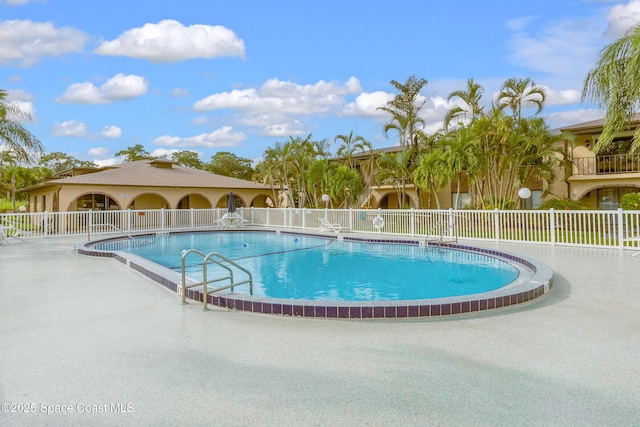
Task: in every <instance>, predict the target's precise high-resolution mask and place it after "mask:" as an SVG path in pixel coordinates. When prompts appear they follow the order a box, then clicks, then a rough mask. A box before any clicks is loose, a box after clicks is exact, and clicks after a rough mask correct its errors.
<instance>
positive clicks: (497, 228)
mask: <svg viewBox="0 0 640 427" xmlns="http://www.w3.org/2000/svg"><path fill="white" fill-rule="evenodd" d="M493 232H494V234H495V235H496V242H500V212H499V211H498V209H494V210H493Z"/></svg>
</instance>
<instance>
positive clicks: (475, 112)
mask: <svg viewBox="0 0 640 427" xmlns="http://www.w3.org/2000/svg"><path fill="white" fill-rule="evenodd" d="M483 92H484V89H483V88H482V86H480V85H479V84H477V83H475V82H474V81H473V79H469V80H467V90H456V91H453V92H451V93H450V94H449V96H448V97H447V101H451V99H453V98H459V99H460V101H461V102H462V103H463V105H455V106H453V107H452V108H451V109H450V110H449V111H448V112H447V114H446V116H445V118H444V127H445V129H448V128H449V125H450V124H451V122H452V121H453V120H456V121H457V122H458V123H460V122H464V121H467V120H468V121H470V122H473V121H474V120H476V119H477V118H479V117H480V116H481V115H482V110H483V108H484V107H483V106H482V105H480V101H481V99H482V94H483Z"/></svg>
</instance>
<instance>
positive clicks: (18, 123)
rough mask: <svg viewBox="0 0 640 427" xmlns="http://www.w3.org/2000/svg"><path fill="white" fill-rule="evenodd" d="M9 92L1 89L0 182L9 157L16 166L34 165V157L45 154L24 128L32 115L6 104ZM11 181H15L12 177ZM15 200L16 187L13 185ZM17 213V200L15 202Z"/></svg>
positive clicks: (38, 142)
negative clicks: (4, 160)
mask: <svg viewBox="0 0 640 427" xmlns="http://www.w3.org/2000/svg"><path fill="white" fill-rule="evenodd" d="M6 98H7V92H6V91H5V90H2V89H0V180H1V179H2V177H3V176H4V174H3V172H2V163H3V159H5V158H6V157H7V156H6V155H5V153H7V152H8V153H9V155H8V157H9V158H11V159H12V161H13V163H15V164H32V163H33V162H34V160H35V159H34V157H37V156H39V155H41V154H42V153H43V151H44V150H43V147H42V143H41V142H40V140H38V138H36V137H35V136H34V135H33V134H32V133H31V132H29V131H28V130H27V129H25V128H24V127H23V126H22V122H23V121H28V120H31V119H32V117H31V114H29V112H27V111H24V110H22V109H20V108H19V107H17V106H16V105H15V104H12V103H8V102H6ZM11 181H12V182H14V181H15V176H14V175H12V177H11ZM11 188H12V191H13V192H14V197H12V199H15V186H13V185H12V187H11ZM13 210H14V211H15V200H14V202H13Z"/></svg>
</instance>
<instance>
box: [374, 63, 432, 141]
mask: <svg viewBox="0 0 640 427" xmlns="http://www.w3.org/2000/svg"><path fill="white" fill-rule="evenodd" d="M390 83H391V85H392V86H393V87H395V88H396V89H397V90H398V91H399V92H400V93H399V94H397V95H396V96H395V97H394V98H393V99H392V100H391V101H389V102H387V105H386V106H384V107H378V108H377V109H378V110H381V111H386V112H387V113H389V114H391V116H392V120H391V121H390V123H389V124H387V125H386V126H385V134H386V133H387V131H388V130H390V129H395V130H397V131H398V132H399V134H400V145H401V146H402V147H407V146H409V145H417V144H418V141H417V139H416V134H417V133H419V132H422V129H423V128H424V125H425V120H424V119H423V118H422V117H420V112H421V111H422V108H423V107H424V104H425V103H426V102H427V99H426V98H425V99H424V100H422V101H420V100H419V96H420V91H421V90H422V89H423V88H424V87H425V86H426V85H427V84H428V82H427V80H425V79H423V78H420V79H418V78H416V77H415V76H413V75H412V76H409V78H408V79H407V81H406V82H405V83H399V82H397V81H396V80H391V82H390ZM392 123H393V125H392V126H389V125H390V124H392Z"/></svg>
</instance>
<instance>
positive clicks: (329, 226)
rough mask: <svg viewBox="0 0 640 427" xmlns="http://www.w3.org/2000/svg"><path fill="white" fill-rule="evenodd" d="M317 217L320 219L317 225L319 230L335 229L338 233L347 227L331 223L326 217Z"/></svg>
mask: <svg viewBox="0 0 640 427" xmlns="http://www.w3.org/2000/svg"><path fill="white" fill-rule="evenodd" d="M318 219H319V220H320V227H318V230H320V231H335V232H336V233H339V232H341V231H343V230H346V229H347V228H346V227H343V226H341V225H340V224H333V223H331V222H329V220H328V219H326V218H318Z"/></svg>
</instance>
